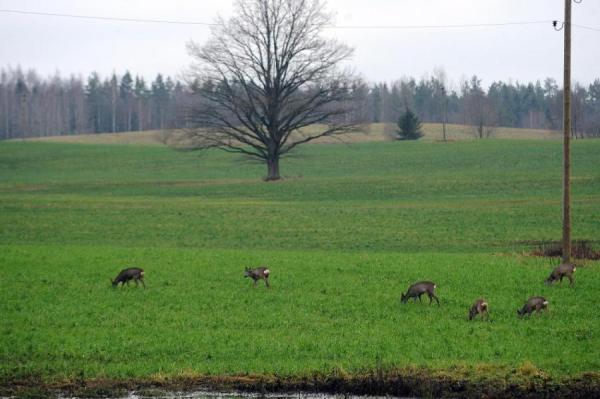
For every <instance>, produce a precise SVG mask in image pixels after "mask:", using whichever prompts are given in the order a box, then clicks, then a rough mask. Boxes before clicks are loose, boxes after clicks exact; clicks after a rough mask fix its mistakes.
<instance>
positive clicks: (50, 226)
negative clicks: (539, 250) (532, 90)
mask: <svg viewBox="0 0 600 399" xmlns="http://www.w3.org/2000/svg"><path fill="white" fill-rule="evenodd" d="M572 150H573V153H572V157H573V236H574V238H575V239H592V240H598V239H599V238H600V158H599V157H598V154H600V141H599V140H585V141H576V142H574V143H573V149H572ZM561 151H562V148H561V143H560V142H558V141H552V140H549V141H546V140H482V141H457V142H450V143H438V142H431V141H430V142H415V143H404V142H403V143H399V142H371V143H360V144H354V145H351V146H347V145H309V146H305V147H304V148H303V149H302V150H301V151H299V152H298V153H297V154H296V155H295V156H294V157H292V158H289V159H286V160H285V161H283V163H282V165H281V166H282V174H283V176H284V177H285V179H284V180H282V181H280V182H276V183H264V182H262V181H261V179H260V178H261V176H262V175H263V174H264V173H265V171H264V170H263V169H264V167H263V166H262V165H257V164H254V163H249V162H247V161H245V160H242V159H240V158H237V157H232V156H230V155H227V154H223V153H218V152H207V153H189V152H176V151H173V150H170V149H168V148H165V147H162V146H142V145H136V146H134V145H132V146H118V145H82V144H64V143H37V142H3V143H0V284H1V287H0V314H1V315H2V321H1V322H0V380H2V381H4V383H5V384H6V382H7V381H12V380H14V379H18V378H29V377H36V378H41V379H43V380H45V381H58V380H65V379H67V380H69V379H78V378H80V379H81V378H83V379H93V378H109V379H127V378H145V379H161V378H166V377H170V376H177V375H206V374H209V375H223V374H244V373H253V374H277V375H286V376H303V375H310V374H311V373H330V372H332V371H335V372H338V373H339V372H344V373H358V372H361V371H365V370H372V369H375V368H385V369H394V368H405V367H418V368H426V369H430V370H435V371H439V372H451V371H452V370H458V369H460V370H463V369H468V370H471V371H472V372H473V373H474V374H475V375H477V374H495V373H498V374H501V375H502V376H504V377H506V376H508V377H506V378H509V377H510V376H514V375H515V373H516V374H519V373H522V374H525V375H532V373H533V374H535V375H545V376H548V377H549V378H559V379H560V378H566V377H574V376H577V375H581V374H582V373H584V372H596V373H597V372H599V371H600V356H599V355H600V352H599V348H600V334H599V333H598V332H599V331H600V319H599V318H598V317H597V303H598V300H599V299H600V294H599V293H598V289H597V287H598V284H600V268H599V267H598V266H600V264H598V262H596V263H595V264H594V263H587V264H585V265H582V266H580V267H579V268H578V270H577V276H576V285H575V287H573V288H571V287H568V285H566V284H565V285H563V286H554V287H547V286H545V285H544V284H543V283H542V282H543V280H544V278H545V277H547V274H549V272H550V270H551V268H552V265H555V264H556V263H557V260H547V259H541V258H535V257H530V256H527V255H526V253H527V251H529V250H530V249H531V245H530V243H531V242H532V241H537V240H553V239H559V238H560V231H561V230H560V229H561V204H560V199H561ZM596 243H597V245H598V242H596ZM260 264H267V265H269V267H270V268H271V270H272V288H271V289H266V288H265V287H264V286H263V285H260V286H259V287H258V288H256V289H253V288H252V287H251V282H250V281H248V280H244V279H243V269H244V267H245V266H250V265H260ZM129 265H131V266H139V267H143V268H144V269H145V270H146V284H147V286H148V289H146V290H143V289H141V288H140V289H136V288H134V287H131V288H124V289H121V288H119V289H116V290H114V289H112V288H111V287H110V283H109V278H113V277H114V276H115V275H116V274H117V273H118V271H119V270H120V269H121V268H123V267H125V266H129ZM419 279H431V280H433V281H435V282H436V283H437V285H438V286H439V288H438V296H439V297H440V300H441V306H440V307H437V306H431V307H430V306H427V305H425V304H423V305H420V304H412V303H411V304H408V305H400V303H399V296H400V293H401V292H402V291H404V290H406V288H407V286H408V285H409V284H410V283H412V282H414V281H416V280H419ZM532 295H543V296H546V297H547V298H548V299H549V301H550V312H549V313H548V314H544V315H540V316H537V315H536V316H534V317H532V318H531V319H529V320H519V319H517V317H516V310H517V308H518V307H520V306H521V305H522V304H523V302H524V301H525V299H527V297H529V296H532ZM479 296H484V297H485V298H486V299H488V301H489V302H490V313H491V321H490V322H479V321H477V322H472V323H468V322H467V321H466V316H467V311H468V307H469V306H470V305H471V303H472V302H473V301H474V300H475V299H476V298H477V297H479ZM532 370H533V371H532ZM504 377H503V378H504Z"/></svg>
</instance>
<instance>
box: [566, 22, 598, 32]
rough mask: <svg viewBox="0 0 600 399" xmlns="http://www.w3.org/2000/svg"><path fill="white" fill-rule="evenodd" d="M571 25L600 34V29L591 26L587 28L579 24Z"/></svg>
mask: <svg viewBox="0 0 600 399" xmlns="http://www.w3.org/2000/svg"><path fill="white" fill-rule="evenodd" d="M571 25H573V26H576V27H578V28H581V29H588V30H594V31H596V32H600V28H593V27H591V26H585V25H579V24H573V23H572V24H571Z"/></svg>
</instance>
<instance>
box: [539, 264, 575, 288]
mask: <svg viewBox="0 0 600 399" xmlns="http://www.w3.org/2000/svg"><path fill="white" fill-rule="evenodd" d="M575 270H577V268H576V267H575V265H574V264H572V263H563V264H560V265H558V266H557V267H555V268H554V270H552V273H550V277H548V278H547V279H546V284H548V285H550V284H552V283H553V282H554V281H556V280H560V284H561V285H562V280H563V277H567V278H568V279H569V285H573V273H575Z"/></svg>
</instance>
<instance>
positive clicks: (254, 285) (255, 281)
mask: <svg viewBox="0 0 600 399" xmlns="http://www.w3.org/2000/svg"><path fill="white" fill-rule="evenodd" d="M257 282H258V280H256V279H254V284H253V285H252V286H253V287H256V283H257Z"/></svg>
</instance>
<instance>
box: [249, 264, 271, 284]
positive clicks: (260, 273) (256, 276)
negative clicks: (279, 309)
mask: <svg viewBox="0 0 600 399" xmlns="http://www.w3.org/2000/svg"><path fill="white" fill-rule="evenodd" d="M270 273H271V271H270V270H269V269H268V268H266V267H257V268H255V269H250V268H249V267H247V268H246V269H245V271H244V277H250V278H251V279H252V280H254V287H256V283H257V282H258V280H261V279H262V280H265V284H266V285H267V287H270V285H269V274H270Z"/></svg>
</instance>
